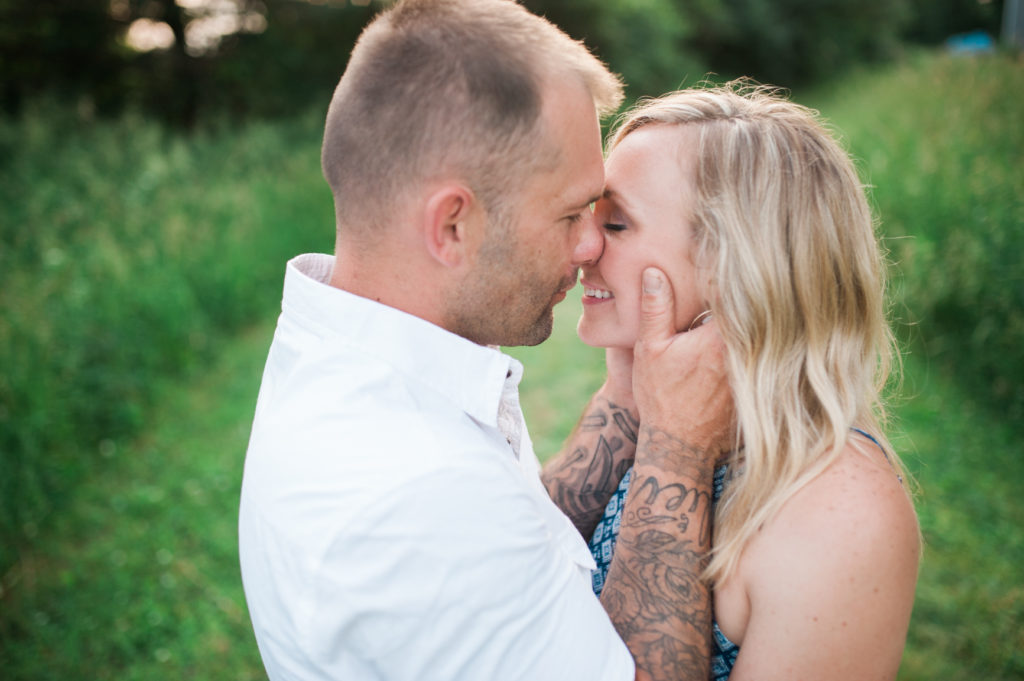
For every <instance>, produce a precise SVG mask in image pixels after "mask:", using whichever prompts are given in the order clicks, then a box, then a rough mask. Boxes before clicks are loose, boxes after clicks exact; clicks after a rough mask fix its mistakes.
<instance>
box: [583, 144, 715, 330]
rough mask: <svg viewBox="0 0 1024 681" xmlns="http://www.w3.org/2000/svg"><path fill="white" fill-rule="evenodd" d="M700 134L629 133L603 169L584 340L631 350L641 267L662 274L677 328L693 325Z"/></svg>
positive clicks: (697, 306)
mask: <svg viewBox="0 0 1024 681" xmlns="http://www.w3.org/2000/svg"><path fill="white" fill-rule="evenodd" d="M696 161H697V131H696V129H695V128H694V127H693V126H687V125H664V124H652V125H647V126H644V127H641V128H639V129H637V130H635V131H633V132H631V133H629V134H628V135H627V136H626V137H625V138H623V139H622V141H620V142H619V144H618V145H617V146H616V147H615V148H614V149H613V150H612V152H611V154H610V156H609V157H608V161H607V163H606V164H605V193H604V197H603V198H602V199H601V200H600V201H599V202H598V203H597V206H596V207H595V210H594V217H595V219H596V220H597V222H598V225H599V226H600V228H601V229H602V230H603V231H604V236H605V246H604V252H603V253H602V255H601V259H600V260H598V261H597V262H596V263H595V264H593V265H591V266H584V267H583V277H582V283H583V289H584V295H583V316H582V317H581V318H580V321H579V325H578V327H577V333H579V336H580V339H581V340H582V341H583V342H584V343H586V344H587V345H593V346H597V347H620V348H632V347H633V345H634V343H635V342H636V337H637V332H638V329H639V317H640V295H641V288H640V279H641V275H642V273H643V270H644V268H646V267H650V266H654V267H658V268H659V269H661V271H662V272H664V273H665V274H666V275H667V276H668V278H669V281H670V282H671V284H672V290H673V292H674V294H675V301H676V305H675V312H676V316H675V323H676V328H677V329H679V330H682V329H686V328H687V327H689V326H690V324H691V322H692V321H693V320H694V318H695V317H696V316H697V315H698V314H700V313H701V312H702V311H703V310H704V309H705V308H704V305H703V302H702V298H701V292H700V291H699V290H698V287H697V283H698V279H697V276H698V275H697V269H696V267H695V266H694V264H693V260H692V254H691V249H692V215H693V208H694V202H695V192H696V187H695V184H694V181H695V171H696Z"/></svg>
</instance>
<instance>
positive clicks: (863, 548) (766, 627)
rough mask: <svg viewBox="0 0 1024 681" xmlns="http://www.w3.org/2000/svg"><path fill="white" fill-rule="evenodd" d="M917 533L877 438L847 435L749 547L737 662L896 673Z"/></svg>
mask: <svg viewBox="0 0 1024 681" xmlns="http://www.w3.org/2000/svg"><path fill="white" fill-rule="evenodd" d="M871 446H874V445H871ZM919 542H920V539H919V532H918V525H917V516H916V514H915V512H914V508H913V504H912V503H911V501H910V499H909V497H908V495H907V494H906V493H905V492H904V490H903V487H902V485H901V483H900V481H899V479H898V478H897V475H896V472H895V471H894V470H893V469H892V467H891V466H889V464H888V462H887V461H886V459H885V457H884V456H883V455H882V453H881V452H880V451H878V450H877V448H876V449H875V452H874V453H872V452H866V447H864V446H860V445H859V444H848V445H847V446H846V448H845V449H844V451H843V452H842V454H841V455H840V456H839V458H838V459H837V460H836V461H835V462H834V463H832V464H831V465H830V466H829V467H828V468H827V469H826V470H825V471H824V472H823V473H822V474H821V475H819V476H817V477H816V478H815V479H814V480H812V481H811V482H809V483H808V484H807V485H805V486H804V487H803V488H802V489H800V490H799V491H798V492H797V493H796V494H794V495H793V497H792V498H790V499H789V500H788V501H787V502H786V504H785V505H784V506H783V507H782V509H781V510H780V511H779V513H778V514H777V515H776V516H775V517H774V518H772V520H770V521H769V522H767V523H766V524H765V525H764V527H762V528H761V530H760V531H759V532H758V534H757V536H756V537H755V538H754V539H753V540H752V542H751V543H750V545H748V547H747V550H745V551H744V555H743V557H742V559H741V563H740V567H739V570H740V573H739V575H738V576H739V577H740V579H741V580H742V581H743V584H744V587H745V591H746V594H747V596H748V598H749V601H750V619H749V622H748V626H747V629H746V632H745V637H744V641H743V645H742V648H741V657H743V658H744V660H743V664H742V665H738V669H739V668H742V669H745V670H748V671H749V670H750V669H760V670H762V671H763V670H764V669H765V668H766V667H765V666H764V665H769V666H770V664H774V663H775V662H779V663H781V662H782V661H785V662H786V666H787V667H788V668H789V669H791V670H800V671H801V673H803V672H807V673H808V674H811V675H816V676H817V677H818V678H823V679H824V678H828V679H831V678H837V679H838V678H855V677H856V678H867V677H881V678H887V677H889V676H890V675H892V676H895V671H896V668H897V667H898V665H899V657H900V654H901V653H902V650H903V641H904V638H905V636H906V631H907V625H908V623H909V620H910V611H911V607H912V604H913V599H914V587H915V584H916V581H917V566H918V559H919V555H920V544H919ZM797 676H799V674H797ZM737 678H738V679H743V678H746V674H745V673H740V674H738V675H737ZM772 678H774V677H772Z"/></svg>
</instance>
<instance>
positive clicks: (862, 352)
mask: <svg viewBox="0 0 1024 681" xmlns="http://www.w3.org/2000/svg"><path fill="white" fill-rule="evenodd" d="M647 125H687V126H692V127H693V128H694V129H695V130H696V131H697V132H698V139H699V145H700V146H699V151H698V156H697V158H698V160H697V169H696V183H697V194H696V195H697V198H696V202H695V203H696V207H695V209H694V210H695V213H694V215H693V216H691V217H692V226H693V236H694V244H693V260H694V263H696V265H697V267H698V268H701V269H705V270H707V271H708V272H709V275H710V276H705V277H703V279H705V280H710V281H711V284H710V285H711V289H712V290H710V291H705V292H704V294H705V295H706V299H707V300H708V301H709V303H708V307H709V308H710V309H711V310H712V312H713V314H714V317H715V319H716V320H717V322H718V326H719V329H720V331H721V334H722V337H723V338H724V341H725V345H726V347H727V356H728V363H729V371H730V380H731V383H732V389H733V395H734V398H735V404H736V413H737V419H738V437H739V440H740V442H742V449H740V448H737V449H738V452H739V454H738V455H736V459H735V460H734V461H733V462H732V464H733V465H731V466H730V471H731V474H732V479H731V481H730V483H729V484H728V485H727V486H726V490H725V493H724V496H723V498H722V500H721V501H720V502H719V504H718V506H717V509H716V512H715V518H714V527H715V540H714V545H715V546H714V550H713V553H712V560H711V562H710V564H709V566H708V569H707V572H706V574H705V577H706V578H707V579H709V580H710V581H712V582H714V583H721V582H722V581H724V580H725V579H726V578H727V577H728V576H729V575H730V574H731V573H732V572H733V571H734V569H735V568H736V565H737V562H738V559H739V557H740V555H741V553H742V551H743V549H744V547H745V546H746V545H747V543H748V542H749V541H750V540H751V539H752V538H753V536H754V534H755V533H756V532H757V530H758V528H759V527H761V526H762V525H763V524H764V523H765V522H767V521H768V520H770V519H771V518H772V517H773V516H774V515H775V514H776V513H777V512H778V511H779V509H780V508H781V507H782V505H783V504H784V503H785V502H786V501H787V500H788V499H789V498H790V497H791V496H792V495H793V494H794V493H796V492H797V491H798V490H799V489H800V488H801V487H802V486H803V485H805V484H806V483H807V482H809V481H810V480H811V479H813V478H814V477H815V476H817V475H818V474H820V473H821V472H822V471H824V470H825V468H827V467H828V466H829V464H831V463H832V462H834V461H835V460H836V459H837V457H838V456H839V454H840V453H841V451H842V450H843V448H844V447H845V445H846V443H847V442H848V441H850V434H851V430H850V429H851V427H854V426H856V427H858V428H861V429H862V430H864V431H865V432H868V433H870V434H871V435H872V436H874V437H875V438H876V439H877V440H878V441H879V443H880V444H881V446H882V447H883V449H884V450H885V452H886V453H887V455H888V458H889V461H890V463H891V464H892V465H893V466H894V468H895V469H896V473H897V474H900V475H903V474H904V471H903V468H902V465H901V463H900V461H899V459H898V457H897V456H896V454H895V452H894V451H893V448H892V446H891V445H890V443H889V442H888V440H887V439H886V438H885V436H884V434H883V432H882V425H883V423H884V418H885V411H884V406H883V404H882V402H881V398H880V395H881V391H882V388H883V386H884V385H885V384H886V381H887V380H888V377H889V374H890V368H891V365H892V363H893V359H894V358H897V359H898V355H896V353H895V352H894V350H895V345H894V342H893V337H892V334H891V332H890V330H889V326H888V324H887V321H886V314H885V295H884V291H885V268H884V262H883V258H882V255H881V253H880V250H879V246H878V242H877V240H876V237H875V231H874V226H875V225H874V220H873V218H872V214H871V210H870V208H869V206H868V202H867V199H866V197H865V193H864V187H863V186H862V184H861V182H860V180H859V178H858V176H857V172H856V170H855V168H854V166H853V163H852V162H851V160H850V157H849V155H848V154H847V153H846V151H845V150H844V149H843V148H842V147H841V146H840V144H839V143H838V142H837V141H836V139H835V138H834V137H833V135H832V134H830V133H829V131H828V130H827V129H826V128H825V127H824V125H823V124H822V122H821V121H820V119H819V117H818V115H817V113H816V112H815V111H812V110H811V109H808V108H806V107H803V106H800V105H798V104H795V103H793V102H790V101H788V100H787V99H785V97H783V96H782V95H781V94H780V93H779V91H777V90H775V89H772V88H768V87H765V86H758V85H755V84H751V83H749V82H748V81H735V82H733V83H729V84H728V85H725V86H718V87H700V88H696V89H690V90H683V91H679V92H675V93H671V94H668V95H665V96H663V97H660V98H658V99H651V100H644V101H641V102H640V103H639V104H638V105H637V106H636V107H635V108H634V109H632V110H631V111H629V112H627V113H626V114H624V116H623V118H622V119H621V120H620V122H619V124H618V125H617V127H616V129H615V130H614V132H613V133H612V136H611V142H610V148H614V147H615V145H616V144H618V143H619V142H620V141H621V140H622V139H623V138H624V137H626V136H627V135H629V134H630V133H631V132H633V131H635V130H637V129H638V128H641V127H643V126H647ZM854 441H855V442H858V443H859V444H863V440H859V439H857V440H854Z"/></svg>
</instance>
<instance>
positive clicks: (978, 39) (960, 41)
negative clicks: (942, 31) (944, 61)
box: [946, 31, 996, 54]
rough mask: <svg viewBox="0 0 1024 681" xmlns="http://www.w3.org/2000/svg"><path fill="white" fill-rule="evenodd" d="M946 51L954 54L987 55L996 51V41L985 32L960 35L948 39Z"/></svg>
mask: <svg viewBox="0 0 1024 681" xmlns="http://www.w3.org/2000/svg"><path fill="white" fill-rule="evenodd" d="M946 49H947V50H949V51H950V52H952V53H953V54H986V53H988V52H993V51H995V49H996V41H995V40H994V39H993V38H992V36H990V35H989V34H988V33H986V32H985V31H971V32H970V33H958V34H957V35H954V36H950V37H949V38H947V39H946Z"/></svg>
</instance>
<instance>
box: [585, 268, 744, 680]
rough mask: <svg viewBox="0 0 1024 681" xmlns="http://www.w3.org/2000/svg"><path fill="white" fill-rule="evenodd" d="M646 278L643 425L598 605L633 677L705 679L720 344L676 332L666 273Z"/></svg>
mask: <svg viewBox="0 0 1024 681" xmlns="http://www.w3.org/2000/svg"><path fill="white" fill-rule="evenodd" d="M650 272H651V271H650V270H649V271H648V272H645V276H644V293H643V297H642V304H641V324H640V333H639V339H638V341H637V345H636V348H635V353H634V357H635V361H636V364H635V367H634V372H633V381H634V386H635V394H636V398H637V406H638V411H639V414H640V420H641V423H642V426H641V428H640V432H639V437H638V438H637V439H638V443H637V451H636V457H635V463H634V468H633V475H634V477H633V482H632V483H631V485H630V491H629V494H628V495H627V498H626V505H625V509H624V512H623V517H622V526H621V529H620V531H619V539H618V544H617V546H616V548H615V555H614V557H613V559H612V565H611V569H610V570H609V572H608V580H607V582H606V583H605V586H604V590H603V591H602V593H601V602H602V604H603V605H604V607H605V610H607V612H608V614H609V616H610V617H611V619H612V622H613V623H614V624H615V627H616V629H617V630H618V632H619V634H620V635H621V636H622V639H623V640H624V641H625V643H626V645H627V646H628V647H629V650H630V652H631V653H632V654H633V657H634V659H635V660H636V666H637V678H638V679H689V680H696V679H699V680H700V681H706V680H707V678H708V672H709V667H710V656H711V592H710V585H709V584H708V583H707V582H705V581H704V580H703V579H702V578H701V573H702V572H703V570H704V567H705V566H706V563H707V559H708V551H709V550H710V548H711V484H712V477H713V470H714V465H715V462H716V460H718V459H720V458H722V457H723V453H724V451H725V450H727V449H728V448H729V447H731V446H732V445H733V443H734V440H735V434H734V420H735V419H734V416H733V407H732V393H731V390H730V388H729V382H728V377H727V374H726V369H725V358H724V347H723V343H722V341H721V337H720V336H719V334H718V330H717V328H716V325H715V324H714V323H712V324H708V325H705V326H703V327H700V328H698V329H696V330H695V331H692V332H689V333H684V334H676V333H675V329H676V326H675V324H674V321H673V310H674V306H673V300H672V299H673V296H672V292H671V290H670V287H669V285H668V283H667V281H666V280H665V278H664V276H663V275H661V276H658V275H657V274H655V275H653V277H654V278H653V279H652V278H650V277H651V276H652V275H651V274H650Z"/></svg>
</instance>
